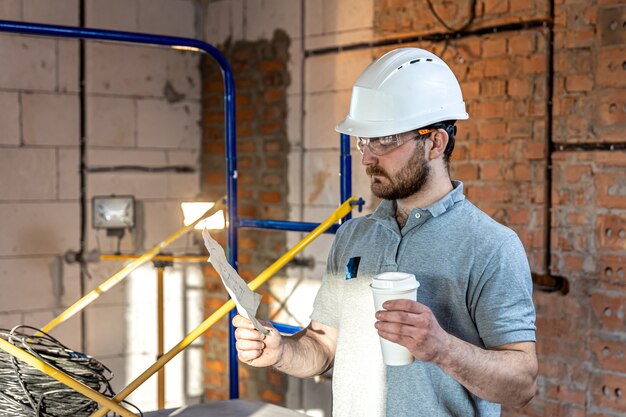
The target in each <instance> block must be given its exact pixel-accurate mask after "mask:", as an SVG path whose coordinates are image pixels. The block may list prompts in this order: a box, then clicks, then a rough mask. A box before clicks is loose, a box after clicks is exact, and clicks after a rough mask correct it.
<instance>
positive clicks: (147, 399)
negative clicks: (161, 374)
mask: <svg viewBox="0 0 626 417" xmlns="http://www.w3.org/2000/svg"><path fill="white" fill-rule="evenodd" d="M155 343H156V342H155ZM124 359H125V363H124V367H125V370H126V379H127V381H128V382H130V381H132V380H133V379H135V378H136V377H138V376H139V375H141V373H142V372H143V371H145V370H146V369H148V368H149V367H150V365H152V364H153V363H154V362H155V361H156V352H142V353H135V354H129V355H126V356H125V357H124ZM165 369H166V375H167V374H168V373H169V372H168V370H169V365H168V366H167V367H166V368H165ZM166 378H167V377H166ZM128 382H127V384H128ZM122 388H124V386H122ZM166 394H167V391H166ZM128 401H129V402H131V403H133V404H135V405H136V406H137V407H139V409H141V410H154V409H156V408H157V376H156V375H154V376H153V377H152V378H150V379H148V380H147V381H146V382H145V383H144V384H142V385H141V386H139V387H138V388H137V389H136V390H135V391H134V392H133V393H132V394H130V395H129V396H128Z"/></svg>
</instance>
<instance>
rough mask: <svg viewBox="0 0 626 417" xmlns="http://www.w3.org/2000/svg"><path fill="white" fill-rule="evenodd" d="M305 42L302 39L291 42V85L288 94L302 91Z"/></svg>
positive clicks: (288, 68)
mask: <svg viewBox="0 0 626 417" xmlns="http://www.w3.org/2000/svg"><path fill="white" fill-rule="evenodd" d="M303 48H304V42H303V40H302V39H292V40H291V43H290V44H289V61H287V71H289V78H290V81H289V85H288V86H287V95H288V96H289V95H294V94H301V93H302V89H303V86H302V68H303V66H304V50H303Z"/></svg>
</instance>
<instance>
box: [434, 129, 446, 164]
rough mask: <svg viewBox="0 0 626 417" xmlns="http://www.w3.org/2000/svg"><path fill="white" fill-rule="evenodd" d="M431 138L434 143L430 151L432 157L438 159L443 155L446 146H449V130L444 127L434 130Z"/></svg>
mask: <svg viewBox="0 0 626 417" xmlns="http://www.w3.org/2000/svg"><path fill="white" fill-rule="evenodd" d="M430 139H431V142H432V144H433V145H432V147H431V148H430V151H429V156H430V159H437V158H439V157H440V156H443V153H444V151H445V150H446V146H448V141H449V140H450V137H449V136H448V132H446V131H445V130H444V129H437V130H436V131H434V132H433V134H432V136H431V137H430Z"/></svg>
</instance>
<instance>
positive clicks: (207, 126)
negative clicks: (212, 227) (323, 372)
mask: <svg viewBox="0 0 626 417" xmlns="http://www.w3.org/2000/svg"><path fill="white" fill-rule="evenodd" d="M288 47H289V39H288V38H287V36H286V35H285V34H284V33H282V32H276V33H275V35H274V37H273V39H272V40H270V41H267V40H263V41H258V42H236V43H235V44H226V45H222V46H220V47H219V49H220V50H221V51H222V53H223V54H224V55H225V56H226V58H227V60H228V61H229V63H230V65H231V68H232V70H233V73H234V79H235V89H236V94H237V96H236V100H235V101H236V129H237V171H238V189H237V196H238V211H239V216H241V217H244V218H255V219H278V220H285V219H286V218H287V209H288V207H287V203H286V202H287V181H286V177H287V153H288V150H289V149H288V148H289V144H288V141H287V133H286V115H287V104H286V103H287V100H286V99H287V97H286V90H287V86H288V85H289V80H290V78H289V74H288V73H287V60H288V56H287V50H288ZM203 87H204V89H203V155H202V168H203V177H204V181H203V184H202V191H203V194H204V196H206V198H208V199H210V200H211V199H216V198H219V197H220V196H221V195H224V194H225V193H226V182H225V181H226V178H225V171H226V161H225V157H224V155H225V154H224V147H225V140H224V110H223V94H224V92H223V86H222V77H221V75H220V73H219V68H218V67H217V65H216V64H215V63H214V62H212V61H211V60H210V59H208V58H207V59H205V62H204V63H203ZM216 237H217V238H218V240H219V242H220V244H222V246H224V247H226V237H225V233H221V234H217V236H216ZM285 243H286V236H285V233H284V232H269V231H259V230H241V231H240V232H239V253H238V254H239V273H240V274H241V276H242V277H243V278H244V279H246V280H248V281H250V280H252V279H253V278H254V277H256V276H257V275H258V274H259V273H260V272H261V271H263V270H264V269H265V268H267V267H268V266H269V265H270V264H271V263H272V262H273V261H274V260H275V259H276V258H277V257H278V256H280V254H282V253H283V252H285V247H286V244H285ZM204 273H205V282H206V285H205V287H206V292H205V315H207V316H208V315H209V314H211V313H212V312H213V311H215V310H216V309H217V308H219V307H220V306H221V305H222V304H223V303H224V302H225V301H226V300H227V294H226V292H225V290H224V288H223V286H222V284H221V281H220V278H219V276H218V275H217V273H216V272H215V270H214V269H213V268H212V267H211V266H210V265H208V266H207V267H206V268H205V269H204ZM257 292H259V293H261V294H262V295H263V296H264V299H263V302H264V304H266V303H267V302H268V301H269V293H268V292H267V289H266V288H265V287H261V288H260V289H259V290H258V291H257ZM262 309H267V307H266V306H265V305H262V306H261V310H262ZM260 315H261V316H266V314H264V313H263V312H261V314H260ZM227 332H228V321H227V319H226V318H224V319H222V320H220V322H219V323H218V324H217V325H215V326H214V327H213V328H212V329H210V330H209V331H208V332H207V334H206V337H205V358H206V361H205V370H204V371H205V373H204V375H205V380H204V385H205V397H206V398H207V399H210V400H217V399H226V398H228V343H227V339H228V336H227ZM285 392H286V386H285V380H284V376H283V375H282V374H280V373H277V372H275V371H273V370H263V369H262V370H259V369H254V368H250V367H247V366H245V365H241V366H240V396H241V398H249V399H262V400H264V401H267V402H272V403H283V402H284V395H285Z"/></svg>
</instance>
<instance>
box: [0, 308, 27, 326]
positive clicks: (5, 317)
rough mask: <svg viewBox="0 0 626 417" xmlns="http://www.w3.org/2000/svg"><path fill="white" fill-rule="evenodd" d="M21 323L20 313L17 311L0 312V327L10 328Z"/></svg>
mask: <svg viewBox="0 0 626 417" xmlns="http://www.w3.org/2000/svg"><path fill="white" fill-rule="evenodd" d="M19 324H22V315H21V314H19V313H5V312H1V313H0V329H6V330H11V329H12V328H13V326H17V325H19Z"/></svg>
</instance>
